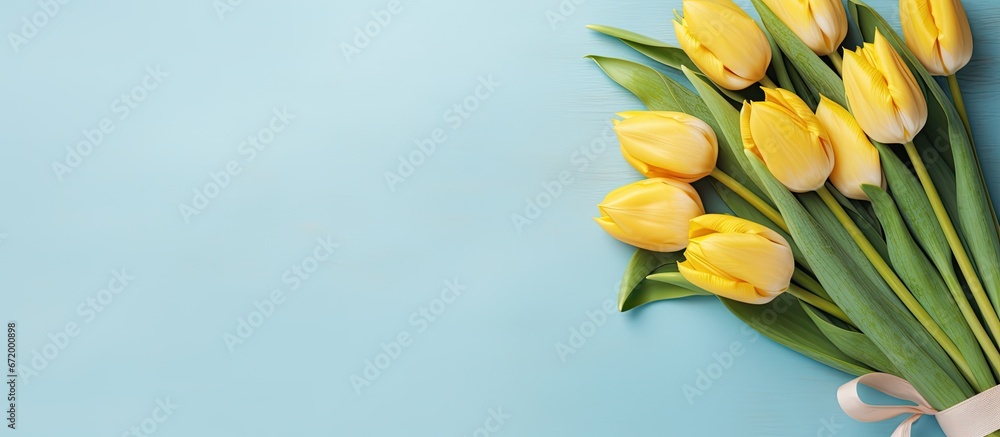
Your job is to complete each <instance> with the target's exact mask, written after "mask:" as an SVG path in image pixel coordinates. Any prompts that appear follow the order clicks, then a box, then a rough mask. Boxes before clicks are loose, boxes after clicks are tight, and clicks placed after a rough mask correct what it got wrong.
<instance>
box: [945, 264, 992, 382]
mask: <svg viewBox="0 0 1000 437" xmlns="http://www.w3.org/2000/svg"><path fill="white" fill-rule="evenodd" d="M945 269H947V270H946V271H945ZM945 269H940V270H942V272H941V273H942V275H941V276H943V277H944V282H945V284H947V285H948V291H951V295H952V297H953V298H954V299H955V302H956V303H958V308H959V310H961V311H962V317H964V318H965V322H966V323H967V324H968V325H969V328H970V329H972V333H973V334H974V335H975V336H976V341H978V342H979V347H981V348H982V349H983V353H984V354H985V355H986V359H987V360H989V362H990V366H991V367H993V374H994V375H995V376H996V377H997V378H1000V350H997V347H996V345H994V344H993V340H990V334H988V333H987V332H986V328H984V327H983V324H982V323H981V322H980V321H979V318H978V317H977V316H976V310H974V309H972V304H971V303H969V299H968V298H967V297H965V290H964V289H962V284H961V283H960V282H959V281H958V276H956V275H955V270H954V268H953V267H952V266H951V264H950V263H949V264H948V266H946V267H945Z"/></svg>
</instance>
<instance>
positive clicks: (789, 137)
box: [740, 88, 834, 193]
mask: <svg viewBox="0 0 1000 437" xmlns="http://www.w3.org/2000/svg"><path fill="white" fill-rule="evenodd" d="M763 89H764V94H765V96H766V97H765V100H764V101H763V102H753V103H750V102H743V110H742V111H740V131H741V133H742V134H743V147H744V148H745V149H747V150H750V151H751V152H753V153H754V154H755V155H757V157H759V158H760V159H761V160H762V161H764V164H765V165H767V168H768V170H770V171H771V174H773V175H774V177H775V178H777V179H778V181H780V182H781V183H782V184H783V185H784V186H785V187H787V188H788V189H789V190H791V191H794V192H797V193H804V192H808V191H815V190H817V189H819V187H822V186H823V184H824V183H826V180H827V178H829V177H830V172H831V171H833V166H834V154H833V145H832V144H831V143H830V137H829V136H827V133H826V131H825V130H824V129H823V126H821V125H820V123H819V120H818V119H817V118H816V114H813V112H812V110H810V109H809V106H807V105H806V103H805V102H803V101H802V99H801V98H799V96H797V95H795V93H792V92H790V91H787V90H783V89H780V88H779V89H771V88H763Z"/></svg>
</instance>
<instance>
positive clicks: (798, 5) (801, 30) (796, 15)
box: [764, 0, 847, 56]
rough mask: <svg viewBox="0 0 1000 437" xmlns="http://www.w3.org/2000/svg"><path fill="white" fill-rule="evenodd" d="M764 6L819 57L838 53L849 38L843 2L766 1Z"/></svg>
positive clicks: (814, 0) (824, 0)
mask: <svg viewBox="0 0 1000 437" xmlns="http://www.w3.org/2000/svg"><path fill="white" fill-rule="evenodd" d="M764 3H765V4H767V7H768V8H770V9H771V11H772V12H774V14H775V15H777V16H778V18H780V19H781V21H782V22H783V23H785V25H786V26H788V28H789V29H791V30H792V32H794V33H795V35H796V36H798V37H799V39H801V40H802V42H804V43H806V45H807V46H809V48H810V49H812V51H813V52H815V53H816V54H817V55H819V56H826V55H829V54H831V53H833V52H835V51H837V49H838V48H840V43H841V42H843V41H844V37H846V36H847V11H846V10H844V3H843V2H842V1H841V0H791V1H789V0H764Z"/></svg>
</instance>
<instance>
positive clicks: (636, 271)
mask: <svg viewBox="0 0 1000 437" xmlns="http://www.w3.org/2000/svg"><path fill="white" fill-rule="evenodd" d="M683 259H684V257H683V255H682V254H681V253H659V252H651V251H648V250H645V249H639V250H636V251H635V254H634V255H632V259H631V260H629V262H628V267H626V268H625V275H624V276H623V277H622V283H621V288H619V289H618V310H619V311H622V312H625V311H628V310H630V309H632V308H635V307H638V306H641V305H645V304H647V303H650V302H655V301H658V300H666V299H680V298H683V297H688V296H695V295H708V294H709V293H708V292H706V291H701V290H698V289H697V288H691V287H686V286H682V285H677V284H671V283H665V282H660V281H654V280H648V279H646V277H647V276H649V275H654V274H658V273H676V272H677V261H682V260H683Z"/></svg>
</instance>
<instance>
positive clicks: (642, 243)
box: [594, 178, 705, 252]
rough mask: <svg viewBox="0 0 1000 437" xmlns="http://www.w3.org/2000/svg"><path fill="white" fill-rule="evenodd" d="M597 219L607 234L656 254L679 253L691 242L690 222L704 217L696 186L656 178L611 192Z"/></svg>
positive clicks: (703, 209)
mask: <svg viewBox="0 0 1000 437" xmlns="http://www.w3.org/2000/svg"><path fill="white" fill-rule="evenodd" d="M598 208H599V209H600V210H601V217H599V218H595V219H594V220H595V221H597V224H599V225H601V227H602V228H604V230H605V231H607V232H608V233H609V234H611V236H612V237H615V238H617V239H619V240H621V241H622V242H624V243H628V244H631V245H633V246H636V247H641V248H643V249H647V250H652V251H654V252H676V251H678V250H681V249H684V247H686V246H687V241H688V222H689V221H691V219H693V218H695V217H698V216H700V215H702V214H705V207H704V206H702V203H701V197H700V196H699V195H698V192H697V191H695V189H694V187H692V186H691V185H690V184H687V183H685V182H679V181H675V180H672V179H665V178H653V179H646V180H642V181H639V182H635V183H632V184H629V185H626V186H624V187H621V188H618V189H617V190H614V191H612V192H611V193H609V194H608V196H607V197H606V198H605V199H604V201H603V202H601V204H600V205H598Z"/></svg>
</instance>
